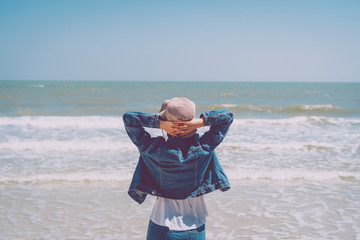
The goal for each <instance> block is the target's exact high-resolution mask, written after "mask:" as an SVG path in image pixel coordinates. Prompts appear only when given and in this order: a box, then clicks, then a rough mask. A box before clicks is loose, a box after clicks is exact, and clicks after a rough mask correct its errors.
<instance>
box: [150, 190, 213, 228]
mask: <svg viewBox="0 0 360 240" xmlns="http://www.w3.org/2000/svg"><path fill="white" fill-rule="evenodd" d="M207 215H208V212H207V210H206V205H205V201H204V197H203V196H200V197H196V198H189V199H183V200H173V199H168V198H161V197H159V198H158V199H157V200H156V202H155V204H154V207H153V210H152V213H151V216H150V219H151V221H152V222H153V223H155V224H157V225H160V226H166V227H168V228H169V229H170V230H175V231H186V230H191V229H196V228H198V227H200V226H202V225H203V224H205V222H206V219H205V218H206V216H207Z"/></svg>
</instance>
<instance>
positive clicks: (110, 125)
mask: <svg viewBox="0 0 360 240" xmlns="http://www.w3.org/2000/svg"><path fill="white" fill-rule="evenodd" d="M254 124H255V125H256V124H259V125H265V124H266V125H269V124H270V125H272V124H275V125H323V124H331V125H339V126H351V125H360V119H359V118H336V117H325V116H297V117H291V118H281V119H263V118H253V119H249V118H247V119H241V118H237V119H235V120H234V124H233V125H254ZM1 126H15V127H32V128H40V129H46V128H76V129H123V128H124V124H123V121H122V117H121V116H119V117H109V116H81V117H72V116H22V117H0V127H1Z"/></svg>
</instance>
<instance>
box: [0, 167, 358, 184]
mask: <svg viewBox="0 0 360 240" xmlns="http://www.w3.org/2000/svg"><path fill="white" fill-rule="evenodd" d="M226 173H227V175H228V177H229V180H230V181H232V180H234V181H262V182H264V181H265V182H269V181H275V182H293V181H295V182H298V181H310V182H338V183H340V182H347V181H359V180H360V173H357V172H344V171H313V170H307V169H258V170H254V169H238V170H226ZM131 177H132V171H119V172H114V171H112V172H110V173H104V172H71V173H52V174H50V173H49V174H35V175H30V176H16V177H4V176H2V177H0V183H2V184H6V183H49V182H98V181H104V182H121V181H130V180H131Z"/></svg>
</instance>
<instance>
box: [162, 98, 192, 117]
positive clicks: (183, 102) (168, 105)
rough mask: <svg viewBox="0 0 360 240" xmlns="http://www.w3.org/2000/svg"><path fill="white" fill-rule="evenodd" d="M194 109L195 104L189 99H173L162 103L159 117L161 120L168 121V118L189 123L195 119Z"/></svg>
mask: <svg viewBox="0 0 360 240" xmlns="http://www.w3.org/2000/svg"><path fill="white" fill-rule="evenodd" d="M195 108H196V105H195V103H194V102H192V101H190V100H189V99H187V98H184V97H181V98H178V97H175V98H172V99H170V100H165V101H164V102H163V104H162V106H161V109H160V111H159V116H160V118H161V119H163V120H169V118H173V119H180V120H183V121H189V120H192V119H193V118H194V117H195Z"/></svg>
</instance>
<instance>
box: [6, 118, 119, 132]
mask: <svg viewBox="0 0 360 240" xmlns="http://www.w3.org/2000/svg"><path fill="white" fill-rule="evenodd" d="M0 126H24V127H35V128H84V129H94V128H95V129H109V128H115V129H119V128H123V127H124V125H123V121H122V118H121V117H102V116H82V117H70V116H68V117H66V116H64V117H63V116H33V117H31V116H23V117H0Z"/></svg>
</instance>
